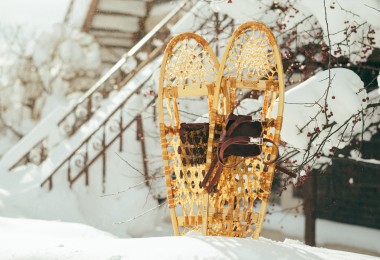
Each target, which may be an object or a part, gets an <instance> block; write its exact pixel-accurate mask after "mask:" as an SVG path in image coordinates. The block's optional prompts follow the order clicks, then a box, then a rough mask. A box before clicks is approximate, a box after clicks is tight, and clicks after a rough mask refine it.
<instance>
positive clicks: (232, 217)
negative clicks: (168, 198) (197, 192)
mask: <svg viewBox="0 0 380 260" xmlns="http://www.w3.org/2000/svg"><path fill="white" fill-rule="evenodd" d="M247 92H248V94H252V95H257V94H263V97H264V98H263V100H262V109H261V111H258V112H257V113H256V116H258V117H259V118H261V120H263V121H265V120H272V121H273V122H274V124H272V125H273V127H267V128H265V129H264V131H265V134H264V137H265V138H269V139H271V140H273V141H274V143H276V144H278V143H279V140H280V130H281V126H282V115H283V106H284V79H283V67H282V61H281V54H280V51H279V48H278V46H277V43H276V39H275V37H274V35H273V34H272V32H271V31H270V29H269V28H268V27H267V26H266V25H264V24H262V23H260V22H247V23H244V24H242V25H241V26H239V27H238V28H237V29H236V30H235V32H234V33H233V35H232V37H231V39H230V41H229V43H228V45H227V47H226V50H225V53H224V55H223V59H222V62H221V64H220V67H219V71H218V75H217V81H216V89H215V94H214V101H213V107H212V110H211V112H210V127H209V131H210V135H209V143H208V148H209V149H208V153H207V163H206V164H207V167H208V166H209V165H210V164H211V161H212V159H213V156H214V154H215V149H216V143H217V140H216V138H215V136H216V135H215V134H214V133H215V129H216V128H218V127H219V128H220V126H221V128H223V129H224V126H225V125H224V123H225V119H226V117H227V115H228V114H229V113H231V112H233V111H235V113H236V107H237V108H238V106H236V101H237V100H239V98H241V97H240V94H246V93H247ZM249 92H251V93H249ZM276 99H277V101H276ZM275 102H278V105H277V109H276V111H274V104H275ZM237 111H238V109H237ZM274 155H275V149H274V148H273V146H270V145H269V144H266V143H264V144H263V152H262V154H261V156H263V158H265V157H266V158H270V157H271V156H274ZM272 158H273V157H272ZM241 159H242V158H237V157H233V156H231V157H229V158H228V161H227V164H233V163H234V162H238V160H241ZM274 169H275V164H273V165H264V164H263V163H262V161H261V160H260V158H246V159H245V160H244V161H243V162H241V163H239V164H237V165H236V167H233V168H224V169H223V172H222V174H221V177H220V179H219V181H218V183H217V185H216V186H215V189H214V192H213V193H210V194H207V193H206V192H204V199H203V200H204V201H205V205H204V206H205V208H204V212H203V225H202V232H203V234H205V235H218V236H219V235H220V236H234V237H247V236H250V237H253V238H258V237H259V234H260V231H261V229H262V225H263V221H264V216H265V213H266V208H267V203H268V199H269V196H270V191H271V186H272V181H273V174H274ZM206 201H207V202H208V204H206Z"/></svg>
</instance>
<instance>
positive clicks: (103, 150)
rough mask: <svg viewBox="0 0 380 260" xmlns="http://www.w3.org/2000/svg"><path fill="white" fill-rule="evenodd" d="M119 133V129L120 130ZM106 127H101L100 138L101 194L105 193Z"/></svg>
mask: <svg viewBox="0 0 380 260" xmlns="http://www.w3.org/2000/svg"><path fill="white" fill-rule="evenodd" d="M120 131H121V129H120ZM106 159H107V158H106V125H104V126H103V137H102V185H103V187H102V191H103V193H105V192H106V171H107V169H106V167H107V162H106Z"/></svg>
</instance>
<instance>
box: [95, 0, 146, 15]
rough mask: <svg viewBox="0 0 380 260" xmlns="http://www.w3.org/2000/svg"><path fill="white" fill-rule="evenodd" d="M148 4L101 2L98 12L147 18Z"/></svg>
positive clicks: (140, 2) (119, 0)
mask: <svg viewBox="0 0 380 260" xmlns="http://www.w3.org/2000/svg"><path fill="white" fill-rule="evenodd" d="M147 4H148V3H146V2H144V1H126V0H100V1H99V4H98V7H97V12H100V13H109V14H124V15H131V16H136V17H145V16H147V14H148V8H147Z"/></svg>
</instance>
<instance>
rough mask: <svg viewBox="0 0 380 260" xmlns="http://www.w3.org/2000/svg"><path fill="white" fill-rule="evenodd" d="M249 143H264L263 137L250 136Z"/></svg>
mask: <svg viewBox="0 0 380 260" xmlns="http://www.w3.org/2000/svg"><path fill="white" fill-rule="evenodd" d="M249 143H250V144H257V145H262V144H263V138H261V137H250V138H249Z"/></svg>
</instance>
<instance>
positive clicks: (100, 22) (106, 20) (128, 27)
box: [91, 14, 141, 33]
mask: <svg viewBox="0 0 380 260" xmlns="http://www.w3.org/2000/svg"><path fill="white" fill-rule="evenodd" d="M140 21H141V19H140V18H138V17H133V16H124V15H108V14H99V15H98V14H97V15H95V16H94V18H93V21H92V24H91V29H102V30H117V31H121V32H127V33H134V32H138V31H139V30H140Z"/></svg>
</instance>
